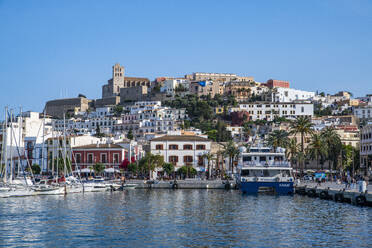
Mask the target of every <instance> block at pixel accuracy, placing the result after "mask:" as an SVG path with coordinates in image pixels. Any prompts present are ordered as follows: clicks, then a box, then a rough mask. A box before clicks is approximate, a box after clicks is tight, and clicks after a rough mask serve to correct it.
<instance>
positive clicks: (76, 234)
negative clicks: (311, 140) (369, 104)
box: [0, 189, 372, 247]
mask: <svg viewBox="0 0 372 248" xmlns="http://www.w3.org/2000/svg"><path fill="white" fill-rule="evenodd" d="M313 246H315V247H372V208H370V207H357V206H354V205H350V204H342V203H336V202H334V201H325V200H320V199H313V198H308V197H305V196H297V195H295V196H280V197H278V196H273V195H259V196H247V195H242V194H241V193H240V192H239V191H225V190H146V189H136V190H127V191H123V192H100V193H86V194H71V195H66V196H51V195H50V196H35V197H24V198H4V199H0V247H313Z"/></svg>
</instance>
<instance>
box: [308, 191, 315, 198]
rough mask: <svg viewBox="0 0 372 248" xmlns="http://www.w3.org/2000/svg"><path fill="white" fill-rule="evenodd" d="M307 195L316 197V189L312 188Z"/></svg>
mask: <svg viewBox="0 0 372 248" xmlns="http://www.w3.org/2000/svg"><path fill="white" fill-rule="evenodd" d="M307 196H308V197H315V196H316V191H315V189H310V190H309V191H307Z"/></svg>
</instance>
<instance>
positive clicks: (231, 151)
mask: <svg viewBox="0 0 372 248" xmlns="http://www.w3.org/2000/svg"><path fill="white" fill-rule="evenodd" d="M239 153H240V152H239V149H238V148H237V147H236V146H235V144H234V142H233V141H231V140H230V141H229V142H228V143H227V145H226V146H225V152H224V155H225V156H228V157H229V168H231V172H232V173H234V159H235V158H236V157H237V156H238V155H239Z"/></svg>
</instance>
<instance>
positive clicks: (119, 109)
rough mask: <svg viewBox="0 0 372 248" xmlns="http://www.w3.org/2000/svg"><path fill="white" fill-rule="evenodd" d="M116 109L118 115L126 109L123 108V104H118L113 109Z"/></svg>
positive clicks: (115, 112)
mask: <svg viewBox="0 0 372 248" xmlns="http://www.w3.org/2000/svg"><path fill="white" fill-rule="evenodd" d="M113 111H114V114H115V116H116V117H119V116H121V114H122V113H123V111H124V109H123V106H120V105H116V106H115V107H114V109H113Z"/></svg>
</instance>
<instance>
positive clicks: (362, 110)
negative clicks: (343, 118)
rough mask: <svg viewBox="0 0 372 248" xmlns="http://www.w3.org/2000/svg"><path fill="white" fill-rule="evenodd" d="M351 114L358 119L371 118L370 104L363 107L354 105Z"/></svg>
mask: <svg viewBox="0 0 372 248" xmlns="http://www.w3.org/2000/svg"><path fill="white" fill-rule="evenodd" d="M353 114H354V115H355V116H356V117H358V118H359V119H372V104H369V105H366V106H364V107H355V108H354V109H353Z"/></svg>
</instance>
